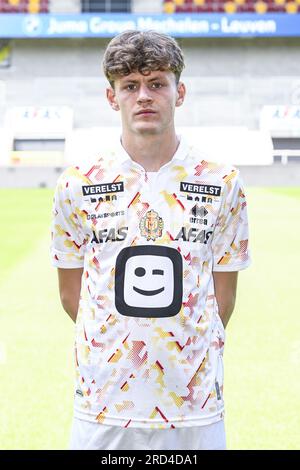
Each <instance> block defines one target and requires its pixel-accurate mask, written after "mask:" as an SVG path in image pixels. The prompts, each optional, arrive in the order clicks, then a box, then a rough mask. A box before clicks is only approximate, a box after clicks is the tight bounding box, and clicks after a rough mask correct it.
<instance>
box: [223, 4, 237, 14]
mask: <svg viewBox="0 0 300 470" xmlns="http://www.w3.org/2000/svg"><path fill="white" fill-rule="evenodd" d="M236 8H237V5H236V4H235V3H234V2H225V3H224V10H225V11H226V13H235V12H236Z"/></svg>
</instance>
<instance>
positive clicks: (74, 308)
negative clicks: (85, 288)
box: [61, 296, 79, 323]
mask: <svg viewBox="0 0 300 470" xmlns="http://www.w3.org/2000/svg"><path fill="white" fill-rule="evenodd" d="M61 304H62V306H63V309H64V311H65V312H66V313H67V314H68V315H69V317H70V318H71V319H72V320H73V322H74V323H76V318H77V312H78V306H79V296H78V298H69V299H67V298H62V297H61Z"/></svg>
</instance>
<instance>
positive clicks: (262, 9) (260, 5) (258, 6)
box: [254, 1, 268, 13]
mask: <svg viewBox="0 0 300 470" xmlns="http://www.w3.org/2000/svg"><path fill="white" fill-rule="evenodd" d="M254 7H255V10H256V12H257V13H266V11H267V10H268V5H267V4H266V3H265V2H262V1H258V2H256V3H255V5H254Z"/></svg>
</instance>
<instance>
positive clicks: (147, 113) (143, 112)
mask: <svg viewBox="0 0 300 470" xmlns="http://www.w3.org/2000/svg"><path fill="white" fill-rule="evenodd" d="M152 114H156V113H155V111H152V109H143V110H141V111H139V112H138V113H136V116H150V115H152Z"/></svg>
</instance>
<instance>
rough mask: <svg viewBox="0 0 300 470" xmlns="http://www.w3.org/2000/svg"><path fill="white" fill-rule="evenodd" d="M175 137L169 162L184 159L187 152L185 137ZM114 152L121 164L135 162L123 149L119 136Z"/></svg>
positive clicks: (188, 148)
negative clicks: (175, 145) (173, 149)
mask: <svg viewBox="0 0 300 470" xmlns="http://www.w3.org/2000/svg"><path fill="white" fill-rule="evenodd" d="M177 137H178V139H179V145H178V148H177V150H176V152H175V153H174V155H173V158H172V159H171V160H170V162H168V163H171V162H172V163H173V162H174V161H175V160H176V161H177V160H185V158H186V157H187V156H188V154H189V151H190V146H189V145H188V143H187V141H186V140H185V138H184V137H182V136H181V135H177ZM115 154H116V157H117V158H118V160H119V162H120V163H122V164H123V163H125V162H127V163H132V164H135V162H134V161H133V160H132V158H131V157H130V155H128V153H127V152H126V150H125V149H124V147H123V145H122V144H121V137H120V139H119V140H118V145H117V148H116V152H115Z"/></svg>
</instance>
